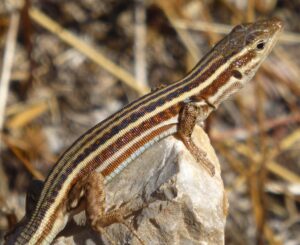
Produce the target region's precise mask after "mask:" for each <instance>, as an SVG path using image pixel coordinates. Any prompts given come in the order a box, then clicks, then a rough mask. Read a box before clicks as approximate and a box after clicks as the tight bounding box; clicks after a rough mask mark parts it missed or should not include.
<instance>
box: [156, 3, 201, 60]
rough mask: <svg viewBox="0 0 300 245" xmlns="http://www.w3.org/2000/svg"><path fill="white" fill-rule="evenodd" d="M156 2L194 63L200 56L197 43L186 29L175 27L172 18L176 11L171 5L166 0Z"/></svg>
mask: <svg viewBox="0 0 300 245" xmlns="http://www.w3.org/2000/svg"><path fill="white" fill-rule="evenodd" d="M157 4H158V5H159V6H160V7H161V8H162V10H163V11H164V12H165V14H166V16H167V18H168V20H169V21H170V23H171V25H172V26H173V27H174V29H175V30H176V32H177V34H178V36H179V37H180V39H181V41H182V43H183V44H184V46H185V47H186V49H187V50H188V51H189V54H190V55H191V57H192V58H193V60H194V62H195V63H196V62H197V61H198V60H199V58H200V57H201V56H202V53H201V51H200V49H199V48H198V46H197V44H196V43H195V41H194V39H193V38H192V37H191V35H190V34H189V33H188V32H187V31H186V30H181V29H179V28H177V26H176V25H175V23H174V19H175V16H176V13H175V10H174V9H173V5H171V4H168V3H167V1H157Z"/></svg>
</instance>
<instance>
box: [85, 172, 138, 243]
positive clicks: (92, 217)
mask: <svg viewBox="0 0 300 245" xmlns="http://www.w3.org/2000/svg"><path fill="white" fill-rule="evenodd" d="M85 200H86V215H87V219H88V221H89V223H90V225H91V227H92V228H93V229H94V230H96V231H97V232H99V233H103V232H104V233H105V234H106V236H107V238H108V239H109V240H110V242H112V239H111V238H110V237H109V236H108V234H107V233H106V232H105V231H104V229H103V228H104V227H106V226H109V225H111V224H114V223H121V224H123V225H125V226H126V227H127V228H128V229H129V230H130V231H131V232H132V233H133V235H134V236H135V237H136V238H137V239H138V240H139V242H140V243H141V244H144V242H143V241H142V239H141V238H140V237H139V235H138V234H137V233H136V231H135V230H134V228H133V227H132V226H131V225H130V224H129V223H128V222H127V221H126V220H125V219H124V217H126V216H129V215H131V214H132V213H133V212H134V211H135V210H131V209H130V208H123V207H121V208H119V209H117V210H113V211H109V212H105V193H104V177H103V176H102V174H101V173H97V172H93V173H91V174H90V175H89V176H88V177H87V179H86V184H85ZM112 243H114V242H112Z"/></svg>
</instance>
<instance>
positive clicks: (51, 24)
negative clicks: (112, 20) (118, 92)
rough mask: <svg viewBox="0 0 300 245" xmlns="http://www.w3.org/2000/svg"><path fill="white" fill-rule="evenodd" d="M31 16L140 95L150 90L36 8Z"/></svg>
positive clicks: (31, 11) (31, 10) (30, 12)
mask: <svg viewBox="0 0 300 245" xmlns="http://www.w3.org/2000/svg"><path fill="white" fill-rule="evenodd" d="M29 15H30V17H31V18H32V19H33V20H34V21H35V22H37V23H38V24H39V25H41V26H42V27H44V28H46V29H47V30H48V31H51V32H52V33H54V34H55V35H57V36H58V37H59V38H60V39H61V40H63V41H64V42H66V43H67V44H69V45H71V46H72V47H74V48H75V49H76V50H78V51H79V52H81V53H82V54H84V55H86V56H87V57H88V58H89V59H91V60H92V61H94V62H95V63H97V64H98V65H100V66H101V67H102V68H104V69H105V70H106V71H108V72H109V73H111V74H112V75H114V76H115V77H117V78H118V79H120V80H121V81H123V82H124V83H125V84H126V85H127V86H129V87H130V88H132V89H134V90H135V91H137V92H138V93H139V94H140V95H142V94H145V93H147V92H148V91H149V89H148V87H147V86H145V85H142V84H139V83H137V81H136V80H135V79H134V77H133V76H132V75H131V74H130V73H128V72H127V71H126V70H124V69H123V68H121V67H119V66H117V65H116V64H115V63H113V62H112V61H111V60H109V59H108V58H107V57H105V56H104V55H103V54H102V53H100V52H99V51H97V50H96V49H95V48H94V47H92V46H91V45H88V44H87V43H85V42H84V41H82V40H80V39H79V38H77V37H76V36H75V35H74V34H72V33H71V32H69V31H68V30H66V29H64V28H63V27H62V26H60V25H59V24H58V23H57V22H55V21H54V20H52V19H50V18H49V17H48V16H46V15H45V14H44V13H42V12H41V11H39V10H38V9H36V8H31V9H30V11H29Z"/></svg>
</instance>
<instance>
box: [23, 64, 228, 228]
mask: <svg viewBox="0 0 300 245" xmlns="http://www.w3.org/2000/svg"><path fill="white" fill-rule="evenodd" d="M223 62H224V61H223V60H221V59H220V60H218V61H217V62H215V63H213V64H212V65H211V67H210V69H208V70H207V71H206V72H205V73H204V74H202V75H201V76H199V77H197V74H198V73H197V72H195V73H194V74H193V75H192V76H191V77H190V78H189V79H187V81H186V83H187V84H186V85H185V86H183V85H182V84H181V83H180V84H179V85H180V86H182V87H181V88H180V89H175V90H173V91H172V92H168V93H166V91H165V90H166V89H169V86H168V87H167V88H166V89H163V90H162V91H158V92H160V93H162V94H166V96H165V97H162V98H161V99H159V100H155V98H153V103H151V104H149V105H146V106H145V107H142V108H139V109H138V110H135V112H134V113H132V115H128V113H126V114H125V115H124V120H123V121H121V122H120V123H119V124H118V125H116V126H115V127H113V128H112V129H111V130H110V131H109V132H105V131H104V132H103V134H101V130H99V132H98V130H97V131H96V132H95V134H93V135H91V140H92V139H94V141H93V142H89V141H88V140H86V144H88V147H87V148H86V149H83V153H82V154H80V155H79V156H78V157H77V158H76V159H75V160H74V161H72V164H62V165H61V166H60V168H59V169H57V167H58V166H56V170H57V171H56V173H55V175H54V176H52V175H51V174H50V175H49V176H48V178H47V179H46V181H45V186H47V187H48V188H46V189H44V191H45V192H43V193H42V194H41V197H43V199H42V200H39V202H38V205H39V206H37V208H36V209H35V212H34V213H33V217H32V219H36V218H38V217H37V216H40V213H43V215H44V213H45V212H46V211H47V208H40V207H41V205H42V203H44V202H47V203H48V202H51V201H52V200H54V199H55V197H56V196H57V195H58V192H59V190H60V187H59V188H57V186H56V185H53V186H51V185H52V183H53V182H57V181H56V180H59V181H64V180H65V179H66V178H67V177H68V175H69V173H71V171H72V170H71V167H70V166H68V165H72V166H73V167H74V168H75V167H76V166H77V165H78V164H79V163H80V162H81V161H83V160H84V159H85V158H86V157H87V156H88V155H89V154H90V153H91V152H93V151H94V150H95V149H97V148H98V147H99V145H101V144H103V143H105V142H106V141H107V140H108V139H110V138H111V137H113V136H114V135H116V134H118V133H119V132H120V131H121V130H122V129H124V128H126V127H127V125H129V124H131V123H133V122H135V121H136V120H137V119H139V118H140V117H142V116H143V115H145V114H146V113H149V112H151V111H154V110H155V109H156V108H157V107H158V106H161V105H163V104H164V103H167V102H169V101H171V100H172V99H174V98H177V97H178V96H180V95H182V94H183V93H185V92H187V91H189V90H191V89H193V88H195V87H197V86H198V85H199V84H200V83H202V82H204V81H205V80H206V79H208V78H209V77H210V76H211V75H212V74H213V73H214V72H215V71H216V69H218V68H219V66H221V65H222V64H223ZM195 77H196V79H195V81H193V82H191V81H190V80H191V79H194V78H195ZM172 86H173V85H171V87H172ZM154 94H155V95H157V93H155V92H154V93H153V95H154ZM149 101H151V100H149ZM136 102H137V101H136ZM102 124H103V122H102V123H100V124H98V126H100V125H102ZM96 127H97V126H96ZM140 132H143V129H141V131H140ZM98 134H99V135H98ZM66 153H67V152H66ZM63 157H64V155H63V156H62V158H63ZM62 158H61V159H62ZM62 160H63V159H62ZM58 164H59V163H58ZM98 164H99V163H98ZM40 217H41V216H40ZM32 222H33V221H30V223H31V224H32ZM30 226H31V227H29V229H30V230H32V232H33V231H34V227H33V225H30Z"/></svg>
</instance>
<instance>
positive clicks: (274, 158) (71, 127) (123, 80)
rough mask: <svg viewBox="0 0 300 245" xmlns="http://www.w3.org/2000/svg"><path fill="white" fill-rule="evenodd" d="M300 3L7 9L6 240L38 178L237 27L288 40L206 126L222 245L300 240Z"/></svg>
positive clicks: (1, 229) (213, 0) (1, 67)
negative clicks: (223, 219)
mask: <svg viewBox="0 0 300 245" xmlns="http://www.w3.org/2000/svg"><path fill="white" fill-rule="evenodd" d="M299 13H300V2H299V1H297V0H289V1H279V0H262V1H255V0H249V1H246V0H242V1H238V0H219V1H217V0H206V1H200V0H189V1H184V0H169V1H158V0H157V1H155V0H153V1H142V0H136V1H114V0H103V1H100V0H99V1H98V0H77V1H55V0H44V1H37V0H32V1H30V0H24V1H13V0H3V1H1V2H0V55H1V56H0V71H1V74H0V131H1V135H0V136H1V141H0V144H1V146H0V147H1V149H0V151H1V152H0V156H1V162H0V240H2V238H3V235H4V234H5V232H6V231H7V230H8V229H10V228H11V227H12V226H13V225H14V224H15V223H16V222H17V220H19V219H20V218H21V217H22V216H23V214H24V200H25V193H26V190H27V187H28V185H29V183H30V180H31V179H32V178H38V179H44V177H45V176H46V174H47V173H48V171H49V169H50V168H51V166H53V164H54V163H55V161H56V159H57V158H58V156H59V155H60V154H61V153H62V152H63V151H64V149H66V148H67V147H68V146H69V145H70V144H71V143H72V142H73V141H74V140H75V139H76V138H78V137H79V136H80V135H81V134H82V133H84V132H85V131H86V130H87V129H89V128H90V127H92V126H93V125H95V124H96V123H97V122H99V121H101V120H103V119H105V118H106V117H107V116H109V115H111V114H112V113H114V112H116V111H117V110H118V109H120V108H122V107H123V106H124V105H125V104H126V103H128V102H129V101H131V100H133V99H134V98H137V97H138V96H140V95H141V94H144V93H145V92H146V91H148V90H149V88H150V87H156V86H159V84H168V83H171V82H173V81H175V80H178V79H180V78H182V77H183V76H184V75H185V74H186V73H187V72H188V71H189V70H190V69H191V68H192V67H193V65H194V64H195V63H196V62H197V61H198V60H199V59H200V58H201V57H202V56H203V55H205V53H206V52H207V51H208V50H209V48H210V47H211V46H212V45H213V44H214V43H215V42H217V41H218V40H219V39H220V38H221V37H222V36H223V35H224V34H225V33H227V32H228V31H229V30H230V28H232V25H236V24H239V23H242V22H251V21H254V20H256V19H261V18H269V17H272V16H277V17H279V18H281V19H282V20H283V21H284V23H285V32H284V33H283V34H282V36H281V39H280V41H279V43H278V45H277V46H276V48H275V50H274V51H273V53H272V54H271V55H270V57H269V58H268V59H267V60H266V61H265V63H264V64H263V66H262V67H261V69H260V70H259V72H258V73H257V75H256V76H255V78H254V79H253V82H252V83H251V84H250V85H249V86H247V87H246V88H244V89H243V90H242V91H241V92H240V93H239V94H238V95H236V96H235V97H234V98H232V99H231V100H229V101H227V102H225V103H224V104H223V105H222V106H221V107H220V108H219V109H218V110H217V111H216V112H215V113H213V114H212V115H211V116H210V117H209V119H208V120H207V122H206V130H207V133H208V134H209V135H210V138H211V140H212V145H213V146H214V147H215V149H216V151H217V153H218V156H219V158H220V161H221V163H222V176H223V179H224V183H225V186H226V189H227V194H228V198H229V203H230V209H229V215H228V219H227V228H226V244H300V232H299V231H300V213H299V211H300V128H299V125H300V110H299V107H300V81H299V79H300V70H299V67H300V59H299V57H300V34H299V31H300V26H299V22H300V14H299Z"/></svg>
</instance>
